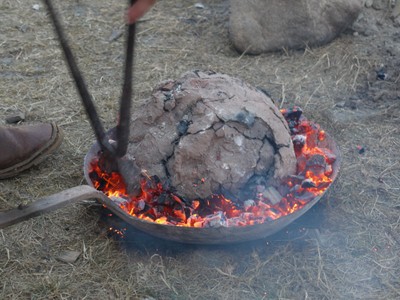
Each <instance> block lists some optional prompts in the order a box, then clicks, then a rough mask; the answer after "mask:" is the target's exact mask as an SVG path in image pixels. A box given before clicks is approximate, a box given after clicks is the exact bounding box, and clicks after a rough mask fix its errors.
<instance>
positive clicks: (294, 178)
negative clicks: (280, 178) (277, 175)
mask: <svg viewBox="0 0 400 300" xmlns="http://www.w3.org/2000/svg"><path fill="white" fill-rule="evenodd" d="M288 179H289V180H290V181H291V182H292V183H294V184H298V183H301V182H303V180H304V179H305V177H304V176H301V175H290V176H288Z"/></svg>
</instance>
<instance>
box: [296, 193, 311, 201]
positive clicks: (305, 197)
mask: <svg viewBox="0 0 400 300" xmlns="http://www.w3.org/2000/svg"><path fill="white" fill-rule="evenodd" d="M314 198H315V194H313V193H311V192H304V193H302V194H301V195H299V196H296V199H297V200H301V201H307V202H309V201H311V200H313V199H314Z"/></svg>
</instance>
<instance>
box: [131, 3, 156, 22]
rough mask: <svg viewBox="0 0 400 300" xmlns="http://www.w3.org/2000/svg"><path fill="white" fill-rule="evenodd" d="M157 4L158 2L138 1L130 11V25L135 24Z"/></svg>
mask: <svg viewBox="0 0 400 300" xmlns="http://www.w3.org/2000/svg"><path fill="white" fill-rule="evenodd" d="M155 2H156V0H137V1H136V3H135V4H133V5H132V6H131V7H129V9H128V13H127V19H128V20H127V21H128V24H132V23H135V22H136V21H137V20H138V19H139V18H141V17H142V16H143V15H144V14H145V13H146V12H147V11H148V10H149V9H150V8H151V7H152V6H153V5H154V3H155Z"/></svg>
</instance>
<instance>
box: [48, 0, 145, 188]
mask: <svg viewBox="0 0 400 300" xmlns="http://www.w3.org/2000/svg"><path fill="white" fill-rule="evenodd" d="M43 1H44V3H45V4H46V6H47V9H48V12H49V14H50V18H51V20H52V22H53V25H54V29H55V32H56V34H57V36H58V39H59V41H60V45H61V48H62V50H63V52H64V56H65V59H66V61H67V64H68V67H69V70H70V72H71V75H72V77H73V79H74V81H75V85H76V88H77V90H78V92H79V95H80V98H81V100H82V103H83V106H84V107H85V110H86V113H87V115H88V117H89V120H90V123H91V126H92V128H93V130H94V133H95V135H96V139H97V141H98V143H99V145H100V149H101V151H102V154H101V156H100V159H99V163H100V164H101V167H102V169H103V170H105V171H107V172H112V171H117V172H119V173H120V174H121V176H122V178H123V180H124V182H125V185H126V189H127V192H128V194H134V193H135V192H137V191H138V185H139V176H140V170H139V168H138V167H137V165H136V164H135V162H134V161H133V160H131V159H128V158H126V153H127V149H128V143H129V125H130V111H131V104H132V100H131V99H132V71H133V57H134V44H135V32H136V25H135V24H131V25H129V26H128V37H127V41H126V58H125V70H124V83H123V88H122V94H121V100H120V110H119V119H118V124H117V127H116V144H114V143H112V144H111V143H110V141H109V137H108V136H107V134H106V132H105V131H104V127H103V125H102V123H101V121H100V119H99V116H98V114H97V111H96V107H95V105H94V103H93V100H92V96H91V95H90V93H89V91H88V88H87V85H86V83H85V81H84V79H83V77H82V75H81V72H80V70H79V68H78V66H77V63H76V61H75V58H74V56H73V54H72V51H71V48H70V47H69V45H68V42H67V39H66V37H65V34H64V32H63V28H62V26H61V23H60V21H59V19H58V16H57V13H56V11H55V10H54V7H53V5H52V3H51V1H50V0H43ZM129 2H130V5H133V4H134V3H135V2H136V0H130V1H129Z"/></svg>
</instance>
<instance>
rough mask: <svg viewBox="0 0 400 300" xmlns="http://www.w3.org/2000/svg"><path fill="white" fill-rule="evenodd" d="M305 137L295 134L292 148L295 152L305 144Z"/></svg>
mask: <svg viewBox="0 0 400 300" xmlns="http://www.w3.org/2000/svg"><path fill="white" fill-rule="evenodd" d="M306 141H307V137H306V136H305V135H302V134H296V135H295V136H294V138H293V146H294V149H295V151H300V150H301V149H303V147H304V145H305V144H306Z"/></svg>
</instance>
